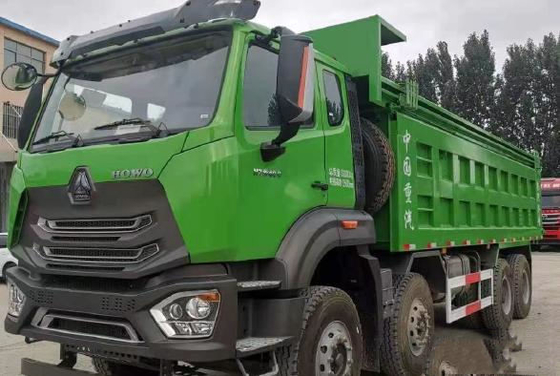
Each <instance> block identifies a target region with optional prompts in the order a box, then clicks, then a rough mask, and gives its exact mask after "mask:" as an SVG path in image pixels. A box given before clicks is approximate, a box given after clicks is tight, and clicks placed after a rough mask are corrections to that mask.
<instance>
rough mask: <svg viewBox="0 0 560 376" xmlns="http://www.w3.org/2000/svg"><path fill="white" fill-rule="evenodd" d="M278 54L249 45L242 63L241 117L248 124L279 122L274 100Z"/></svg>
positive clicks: (258, 124) (280, 122)
mask: <svg viewBox="0 0 560 376" xmlns="http://www.w3.org/2000/svg"><path fill="white" fill-rule="evenodd" d="M277 70H278V54H276V53H274V52H272V51H269V50H267V49H265V48H262V47H259V46H256V45H252V46H251V47H249V53H248V54H247V63H246V64H245V82H244V85H243V119H244V122H245V125H246V126H247V127H275V126H280V125H281V124H282V118H281V115H280V111H279V110H278V103H277V101H276V73H277Z"/></svg>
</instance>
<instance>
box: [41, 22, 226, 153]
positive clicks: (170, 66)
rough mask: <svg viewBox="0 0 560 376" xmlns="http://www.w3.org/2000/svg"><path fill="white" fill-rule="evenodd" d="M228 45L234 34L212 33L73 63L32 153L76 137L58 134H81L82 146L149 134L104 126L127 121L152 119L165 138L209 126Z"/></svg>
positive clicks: (45, 116)
mask: <svg viewBox="0 0 560 376" xmlns="http://www.w3.org/2000/svg"><path fill="white" fill-rule="evenodd" d="M230 42H231V34H230V33H227V32H214V33H211V34H203V35H198V36H191V37H189V38H181V39H177V40H171V41H166V42H160V43H158V44H155V45H150V46H143V47H139V48H135V49H131V50H128V51H125V52H120V53H116V54H113V55H110V56H109V57H104V58H98V59H94V60H90V61H87V62H83V63H78V64H75V65H72V66H71V67H69V68H68V69H67V70H65V71H63V73H61V74H60V76H59V77H58V79H57V82H56V84H55V87H54V88H53V92H52V95H51V97H50V99H49V102H48V104H47V106H46V109H45V111H44V114H43V116H42V118H41V121H40V123H39V127H38V129H37V131H36V132H35V136H34V139H33V140H34V141H33V142H32V143H33V144H35V146H34V147H33V150H41V149H45V148H46V149H48V148H49V147H51V146H52V145H54V144H64V143H68V142H71V140H72V138H69V137H62V136H57V137H49V136H50V135H52V134H53V133H56V134H65V135H67V134H70V135H73V136H74V138H75V137H77V136H79V137H80V141H81V143H80V145H87V144H93V143H102V142H109V141H115V140H117V141H118V140H119V139H121V138H123V139H126V137H127V135H128V136H129V137H130V136H131V134H132V136H134V134H139V133H142V134H144V133H146V131H147V129H146V127H145V126H143V125H142V124H134V123H133V124H130V122H128V123H125V124H123V125H121V126H113V127H105V128H103V127H101V126H103V125H108V124H111V123H114V122H119V121H122V120H126V119H141V120H144V121H149V122H151V123H152V124H153V125H154V126H156V127H161V128H164V129H165V130H167V131H168V132H166V133H165V134H166V135H167V134H173V133H179V132H181V131H184V130H188V129H193V128H199V127H203V126H206V125H208V124H209V123H210V122H211V121H212V118H213V117H214V113H215V111H216V106H217V102H218V98H219V94H220V90H221V86H222V80H223V75H224V70H225V65H226V61H227V56H228V50H229V45H230ZM100 127H101V128H100ZM95 128H98V129H95ZM99 128H100V129H99ZM148 131H149V130H148Z"/></svg>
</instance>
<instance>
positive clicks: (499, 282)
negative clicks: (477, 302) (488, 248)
mask: <svg viewBox="0 0 560 376" xmlns="http://www.w3.org/2000/svg"><path fill="white" fill-rule="evenodd" d="M492 294H493V296H494V304H492V305H491V306H490V307H488V308H486V309H484V310H483V311H482V320H483V322H484V326H486V328H487V329H491V330H495V329H500V330H502V329H508V328H509V326H510V324H511V320H512V318H513V282H512V279H511V268H510V266H509V264H508V262H507V261H506V260H505V259H502V258H501V259H499V260H498V263H497V264H496V266H495V267H494V290H493V291H492Z"/></svg>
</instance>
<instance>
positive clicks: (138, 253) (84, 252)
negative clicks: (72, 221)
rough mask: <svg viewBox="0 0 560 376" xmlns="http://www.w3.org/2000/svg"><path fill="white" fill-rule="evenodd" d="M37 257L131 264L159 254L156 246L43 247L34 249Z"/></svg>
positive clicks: (51, 259)
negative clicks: (127, 247)
mask: <svg viewBox="0 0 560 376" xmlns="http://www.w3.org/2000/svg"><path fill="white" fill-rule="evenodd" d="M36 250H37V252H38V253H39V255H40V256H41V257H42V258H44V259H45V260H48V261H58V262H73V261H75V262H80V263H98V264H99V263H104V264H108V263H111V264H133V263H139V262H142V261H144V260H146V259H148V258H150V257H152V256H154V255H156V254H157V253H158V252H159V247H158V245H157V244H151V245H147V246H145V247H142V248H132V249H115V248H77V247H43V248H42V249H40V248H36Z"/></svg>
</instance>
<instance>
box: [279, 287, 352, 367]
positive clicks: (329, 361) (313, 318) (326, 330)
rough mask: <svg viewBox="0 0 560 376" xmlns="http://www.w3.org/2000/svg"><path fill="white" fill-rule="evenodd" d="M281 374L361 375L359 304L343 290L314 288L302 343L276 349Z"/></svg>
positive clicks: (308, 300)
mask: <svg viewBox="0 0 560 376" xmlns="http://www.w3.org/2000/svg"><path fill="white" fill-rule="evenodd" d="M277 358H278V363H279V367H280V372H279V375H281V376H308V375H315V376H330V375H337V376H338V375H340V376H359V375H360V371H361V368H362V330H361V326H360V319H359V316H358V312H357V310H356V306H355V305H354V303H353V301H352V299H351V298H350V297H349V296H348V294H346V293H345V292H344V291H342V290H340V289H337V288H334V287H311V288H310V289H308V290H307V291H306V305H305V311H304V317H303V326H302V331H301V336H300V340H299V343H297V344H294V345H291V346H288V347H284V348H282V349H279V350H278V351H277Z"/></svg>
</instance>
